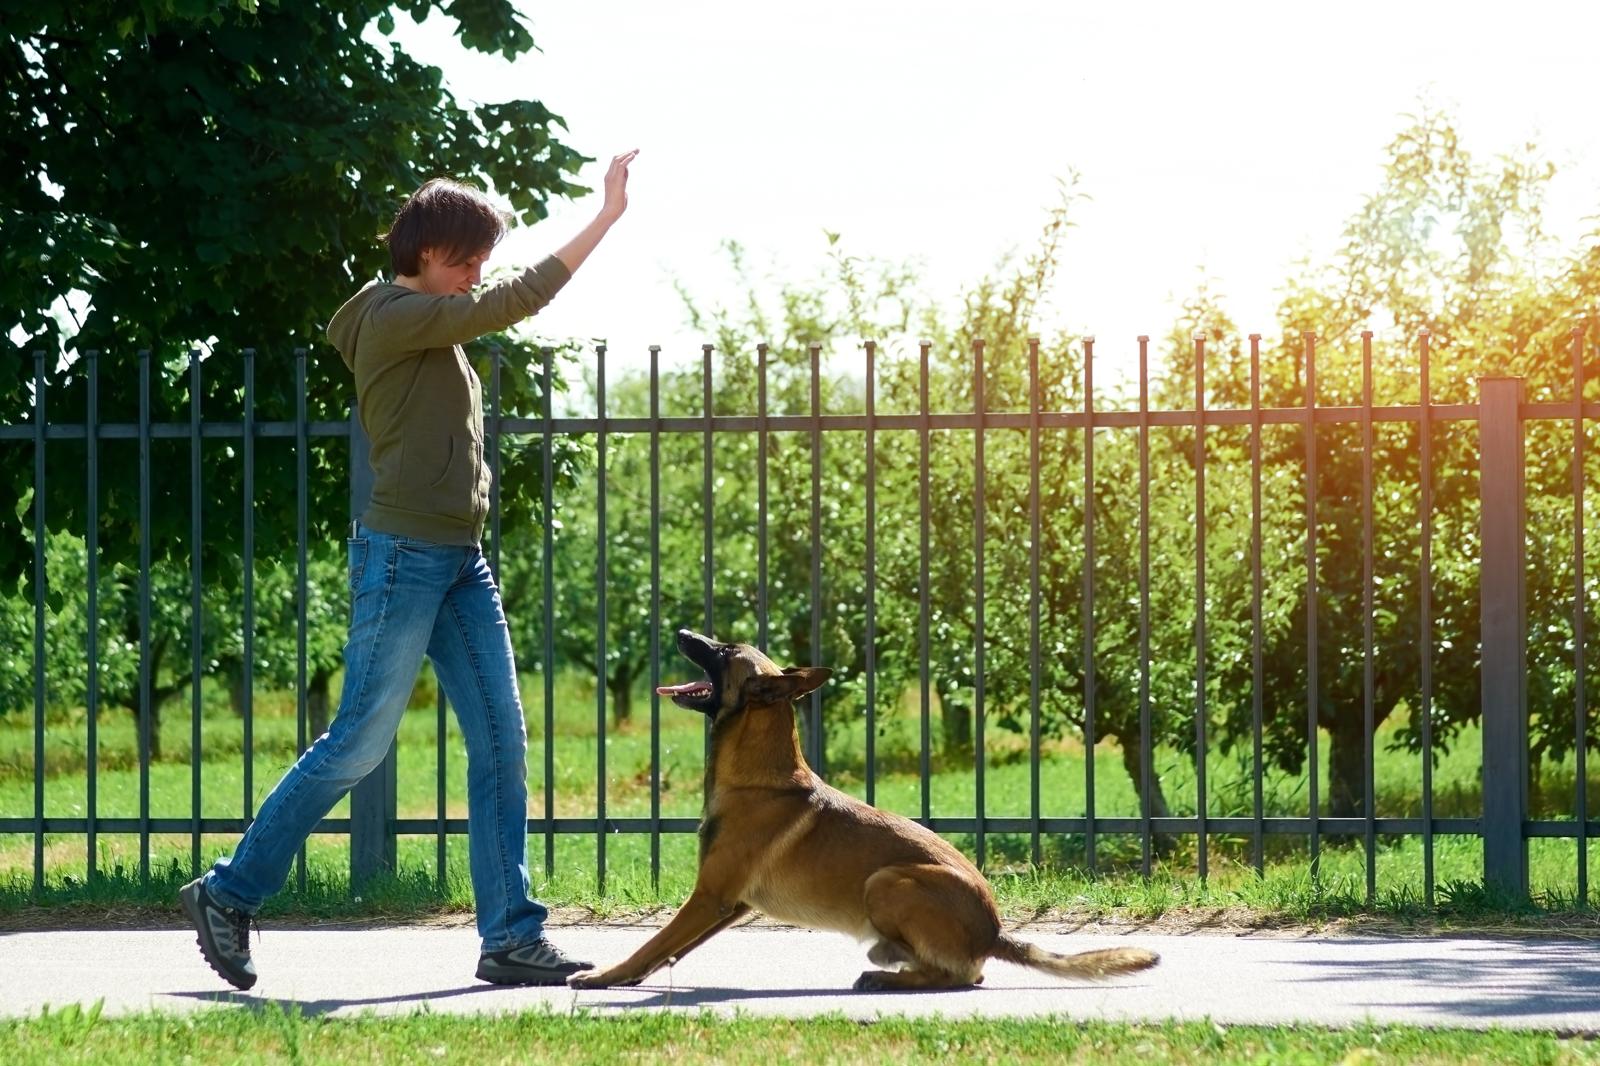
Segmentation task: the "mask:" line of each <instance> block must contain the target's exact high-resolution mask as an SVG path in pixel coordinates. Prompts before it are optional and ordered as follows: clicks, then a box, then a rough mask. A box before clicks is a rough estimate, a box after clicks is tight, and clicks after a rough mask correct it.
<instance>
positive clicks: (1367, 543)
mask: <svg viewBox="0 0 1600 1066" xmlns="http://www.w3.org/2000/svg"><path fill="white" fill-rule="evenodd" d="M1361 661H1362V672H1361V709H1362V719H1361V721H1362V736H1363V738H1364V739H1363V745H1362V746H1363V751H1362V773H1363V776H1364V778H1365V780H1366V791H1365V792H1364V794H1363V795H1362V798H1361V802H1362V807H1363V809H1364V810H1365V811H1366V815H1367V825H1366V851H1367V905H1368V906H1371V905H1372V903H1373V901H1374V900H1376V899H1377V898H1378V833H1377V820H1376V819H1377V811H1376V809H1375V808H1376V805H1377V782H1376V781H1375V780H1374V778H1376V776H1377V768H1376V766H1375V765H1374V764H1373V759H1372V745H1373V739H1374V731H1375V730H1376V728H1377V723H1376V721H1375V715H1376V710H1375V708H1374V703H1375V702H1376V699H1375V693H1374V685H1375V679H1374V676H1373V663H1372V331H1371V330H1370V329H1368V330H1362V331H1361Z"/></svg>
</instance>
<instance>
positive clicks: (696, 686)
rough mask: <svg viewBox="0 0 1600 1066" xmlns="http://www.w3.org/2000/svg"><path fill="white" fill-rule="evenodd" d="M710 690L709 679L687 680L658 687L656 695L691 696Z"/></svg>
mask: <svg viewBox="0 0 1600 1066" xmlns="http://www.w3.org/2000/svg"><path fill="white" fill-rule="evenodd" d="M710 691H711V683H710V682H709V681H685V682H684V683H683V684H681V685H662V686H661V687H660V688H658V689H656V695H657V696H689V695H698V694H699V693H702V692H710Z"/></svg>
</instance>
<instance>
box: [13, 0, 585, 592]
mask: <svg viewBox="0 0 1600 1066" xmlns="http://www.w3.org/2000/svg"><path fill="white" fill-rule="evenodd" d="M397 7H398V9H399V10H401V11H403V12H405V13H406V14H408V15H410V16H412V17H414V18H421V17H423V16H425V15H427V14H428V13H429V12H430V11H433V10H435V9H439V10H442V11H443V13H444V14H446V15H447V16H449V17H450V18H452V19H454V20H455V24H456V35H457V36H458V37H459V38H460V40H461V42H462V44H463V45H464V46H465V47H467V48H469V49H474V50H477V51H480V52H484V53H488V54H498V55H503V56H506V57H508V58H509V57H515V56H517V55H519V54H522V53H523V52H526V51H527V50H528V49H530V48H531V47H532V46H533V40H532V38H531V36H530V35H529V34H528V32H527V29H526V28H525V27H524V26H523V24H522V22H521V20H520V18H519V16H518V15H517V14H516V12H515V10H514V8H513V7H512V5H511V4H510V3H509V2H507V0H481V2H474V3H462V2H452V3H448V4H440V3H437V2H433V0H402V2H401V3H399V4H398V5H397ZM3 26H4V33H5V37H4V40H3V43H0V85H3V88H4V94H5V104H6V112H5V115H6V120H5V123H4V126H3V129H0V151H3V154H4V157H5V159H6V161H7V166H6V168H5V173H4V174H3V175H0V204H3V205H4V207H3V208H0V226H3V232H0V308H3V309H4V316H3V324H4V326H5V327H6V331H7V332H8V333H9V334H12V337H11V338H10V339H9V340H8V341H7V342H6V343H7V344H8V345H10V346H11V349H12V358H11V359H10V360H9V361H8V362H7V364H6V369H5V370H4V371H0V417H3V418H4V419H5V420H6V421H8V422H26V421H27V420H29V419H30V418H31V416H32V408H33V395H32V385H33V382H32V378H33V365H32V361H31V360H28V359H25V358H21V357H19V353H27V352H30V351H33V350H44V351H46V352H48V353H49V360H48V370H49V373H48V378H49V384H48V393H47V395H48V402H49V407H48V412H49V414H50V416H51V417H52V418H53V419H56V420H62V419H63V418H64V416H63V415H62V412H64V411H66V412H72V413H73V414H72V415H70V416H65V417H75V416H77V413H78V412H82V411H83V410H84V404H85V398H86V387H87V386H86V377H87V374H86V366H87V361H86V360H84V359H82V358H81V356H82V354H83V353H85V352H87V351H90V350H98V351H100V352H102V353H104V354H103V356H102V359H101V367H102V374H101V377H100V381H99V387H100V414H101V418H102V420H104V421H125V422H126V421H134V420H135V419H136V418H137V412H138V404H139V399H138V387H139V375H138V373H137V369H136V360H135V352H136V351H137V350H139V349H149V350H150V351H151V352H152V353H153V354H152V357H151V377H152V386H151V417H152V419H153V420H155V421H158V422H159V421H182V420H185V419H187V417H188V404H189V401H190V399H191V397H190V395H189V381H190V379H189V376H188V373H189V367H188V361H187V358H186V356H187V353H188V351H189V350H190V349H191V348H195V349H200V350H202V351H203V352H204V353H205V355H204V358H203V362H202V370H203V374H202V385H201V388H202V393H201V402H202V405H203V409H204V414H205V417H206V419H208V420H230V419H233V420H237V419H239V418H241V417H242V410H241V399H242V391H243V386H242V373H241V369H240V353H241V351H242V350H243V349H244V348H246V347H251V346H254V347H257V348H259V349H260V352H261V355H260V358H259V360H258V366H257V374H256V382H255V384H256V393H255V400H256V409H255V412H254V413H255V417H256V418H257V419H258V420H268V419H289V418H292V417H293V416H294V411H295V403H296V387H297V385H296V375H295V370H294V361H293V356H292V350H293V349H294V348H295V347H297V346H299V347H306V348H309V349H310V351H311V355H310V358H309V360H308V365H307V380H306V390H305V400H306V408H307V412H308V417H309V418H310V419H311V420H313V421H317V420H333V421H337V420H342V419H343V418H345V417H346V414H347V411H348V405H349V402H350V399H351V392H352V390H351V387H350V380H349V375H348V372H347V371H346V370H345V368H344V366H343V365H342V363H341V361H340V360H339V358H338V357H337V355H336V354H335V353H333V352H332V351H330V350H329V349H328V348H326V347H325V346H324V345H323V332H322V325H323V323H325V322H326V321H327V319H328V317H329V316H330V315H331V314H332V312H333V311H334V309H335V308H336V307H337V305H338V303H339V302H340V301H341V300H342V299H344V298H345V297H346V296H348V295H349V294H350V293H352V292H353V291H355V289H356V288H358V287H359V286H360V284H361V283H362V282H364V281H366V280H369V279H371V278H373V277H375V276H377V275H378V274H379V272H380V270H381V269H383V268H384V267H385V265H386V256H385V254H384V251H383V249H382V248H381V246H380V245H379V243H378V242H377V240H376V239H375V235H376V234H379V233H381V232H382V231H383V230H384V229H386V228H387V224H388V222H389V219H390V217H391V216H392V212H393V210H394V209H395V207H396V206H397V205H398V203H399V201H400V199H401V197H402V196H403V195H405V194H406V193H408V192H410V191H411V190H412V189H413V188H415V187H416V186H417V185H418V184H420V182H421V181H422V180H423V179H424V178H426V177H429V176H432V175H435V174H449V175H453V176H456V177H461V178H467V179H475V180H477V181H478V182H480V183H483V184H485V185H486V186H488V187H489V188H491V189H493V190H495V191H496V192H497V193H498V194H499V195H501V196H503V197H505V198H506V199H507V200H508V201H509V202H510V204H511V206H512V208H513V211H514V213H515V215H516V217H517V218H518V219H519V220H521V221H524V222H529V221H533V220H537V219H540V218H543V217H544V216H545V213H546V205H547V203H548V201H549V199H550V198H551V197H556V196H576V195H581V194H583V193H584V192H586V191H587V190H585V189H583V188H582V187H580V186H578V185H576V184H574V183H573V182H572V180H571V178H572V176H573V175H574V174H575V173H576V171H577V169H578V168H579V166H580V165H581V164H582V163H584V162H585V161H586V157H584V156H582V155H580V154H579V153H578V152H576V151H574V150H573V149H572V148H570V147H568V146H567V145H566V144H564V143H563V142H562V141H561V139H560V136H561V133H562V130H563V129H564V126H563V123H562V121H561V119H560V117H559V116H557V115H555V114H554V113H552V112H551V111H550V110H548V109H547V108H546V107H545V106H544V105H543V104H541V103H539V102H537V101H533V100H516V101H510V102H507V103H502V104H492V105H484V106H479V107H476V108H469V107H465V106H462V105H461V104H459V103H458V102H457V101H456V100H455V99H454V97H453V96H452V95H451V94H450V93H449V92H448V91H447V90H446V89H444V88H443V86H442V83H441V75H440V72H439V71H438V70H437V69H435V68H433V67H430V66H426V65H424V64H420V63H418V62H416V61H414V60H413V59H411V58H410V57H409V56H408V55H406V54H405V53H404V52H403V51H402V50H400V49H399V47H398V46H396V45H394V44H393V41H392V38H390V36H389V35H390V34H391V33H392V31H393V26H394V23H393V13H392V10H391V8H390V7H389V6H387V5H380V4H370V3H366V2H364V0H328V2H321V3H293V4H287V3H278V2H276V0H269V2H268V3H266V4H258V3H257V2H256V0H233V2H227V3H224V2H216V3H197V2H194V0H148V2H146V3H143V4H140V5H137V7H133V8H130V7H129V6H128V5H117V4H111V3H106V2H104V0H93V2H90V3H70V4H69V3H62V2H53V3H51V2H47V3H20V2H12V0H8V2H7V3H6V4H5V7H4V16H3ZM374 39H376V40H378V41H379V42H385V41H387V44H385V43H374ZM18 336H20V337H21V340H20V341H19V340H18V339H17V337H18ZM472 354H473V356H474V359H475V361H476V363H477V365H478V368H479V370H480V373H482V372H486V370H487V368H488V358H489V350H488V348H487V347H486V346H482V345H480V346H477V347H475V348H474V349H473V352H472ZM528 356H529V352H528V351H527V350H526V349H524V350H522V351H521V352H520V358H513V359H508V361H507V363H506V366H507V369H508V374H507V381H508V396H507V405H506V410H507V411H508V412H509V411H512V410H514V409H515V408H516V407H517V406H518V404H519V403H520V402H521V401H523V400H526V399H527V398H528V397H530V396H533V395H535V394H536V393H537V392H538V391H539V390H542V389H543V388H545V387H546V383H544V382H542V381H539V380H536V379H537V378H538V377H539V375H540V371H539V369H538V367H539V364H538V363H537V362H534V361H533V360H532V359H531V358H529V357H528ZM519 390H520V391H519ZM525 406H531V402H530V403H528V404H526V405H525ZM164 443H165V442H158V449H159V448H160V447H161V446H162V445H163V444H164ZM204 448H205V453H206V457H207V461H206V471H207V473H206V477H205V480H204V497H205V498H204V500H203V501H202V503H201V507H202V510H203V515H204V523H205V525H204V532H205V537H204V548H203V552H202V564H203V571H204V573H205V575H206V580H207V581H208V582H215V583H217V584H220V585H221V586H222V587H225V588H230V589H237V588H238V586H239V583H240V581H241V579H242V575H241V572H240V569H239V565H238V557H239V552H240V544H241V538H242V522H243V510H244V509H243V506H242V503H243V486H242V477H243V470H242V465H241V464H240V463H239V462H238V460H237V444H236V442H231V441H222V442H217V441H208V442H207V443H206V444H205V446H204ZM13 449H14V452H15V446H13ZM260 450H261V453H262V456H263V461H262V462H261V463H260V464H259V466H258V468H257V470H256V484H255V505H256V506H255V512H254V513H255V523H256V546H257V556H258V559H259V560H260V562H261V563H262V564H263V565H270V564H273V563H277V564H280V565H282V564H285V563H290V562H292V560H293V558H294V553H295V550H296V541H297V535H296V529H295V523H296V515H297V507H296V491H297V489H296V475H295V464H294V462H293V461H292V456H289V455H288V454H287V453H284V452H282V450H281V449H280V450H278V451H277V452H276V453H274V454H273V455H271V456H270V457H269V452H270V451H271V449H269V448H268V445H267V442H263V443H262V445H261V449H260ZM14 452H13V453H14ZM47 454H48V457H49V467H48V470H49V476H48V481H47V483H48V485H49V492H48V499H47V501H46V505H47V506H46V516H47V518H48V521H49V524H50V528H51V529H52V530H70V531H77V532H78V533H79V534H80V535H81V534H82V533H83V532H84V526H85V522H86V514H85V500H84V493H83V491H82V484H83V482H82V469H83V466H82V463H83V456H82V452H81V449H74V448H69V447H62V446H52V447H50V448H49V449H48V450H47ZM162 459H163V457H162V456H158V459H157V461H158V462H161V461H162ZM101 461H102V466H101V485H102V494H101V499H100V501H99V544H100V549H101V562H102V566H103V567H104V568H105V570H106V572H111V571H113V570H115V569H116V568H118V567H122V568H127V567H136V566H137V553H138V545H139V541H140V531H139V525H138V518H137V516H138V505H139V501H138V495H137V493H136V492H133V491H130V487H131V486H134V485H137V483H138V481H137V478H138V470H137V465H136V464H137V454H136V450H135V449H132V448H112V447H106V448H103V449H102V456H101ZM6 467H7V469H6V473H5V475H4V476H3V477H0V495H4V498H5V503H4V506H5V512H6V513H17V512H19V511H21V510H22V509H23V507H25V506H26V504H27V501H28V500H29V499H30V496H31V493H32V491H33V484H32V470H31V464H27V463H23V462H11V463H8V464H6ZM502 476H503V479H504V480H505V482H507V483H514V484H518V485H524V484H526V483H527V481H528V480H529V479H537V478H539V477H541V476H542V456H540V455H539V454H538V451H537V449H515V448H514V449H510V450H509V452H508V455H507V465H506V466H505V467H504V468H503V469H502ZM309 478H310V482H309V494H310V508H309V514H310V522H311V526H312V529H311V531H310V532H311V536H312V537H313V538H314V539H316V540H320V541H328V540H336V539H337V537H338V530H339V529H341V528H342V526H343V524H344V522H345V521H346V520H347V517H348V506H347V503H346V494H347V488H346V486H347V463H346V459H345V449H344V447H343V443H342V442H337V443H336V444H335V445H334V446H330V447H313V448H312V451H311V455H310V456H309ZM534 498H537V496H535V497H534ZM190 514H191V506H190V502H189V500H188V486H187V485H186V484H185V479H179V478H173V479H166V478H159V477H158V478H156V479H155V481H154V484H153V498H152V501H151V515H152V527H151V530H150V534H149V541H150V546H151V549H152V552H153V558H154V561H155V562H156V564H157V565H165V566H169V567H172V568H174V569H178V568H184V567H186V566H187V563H188V557H187V553H188V548H187V543H188V526H189V519H190ZM27 528H31V518H30V516H28V515H26V514H23V516H22V520H21V521H18V522H7V523H4V524H3V525H0V583H4V584H8V585H9V584H12V583H14V582H15V580H16V578H17V577H18V576H19V575H20V574H21V573H22V572H23V571H24V570H26V568H27V567H28V565H29V561H30V559H31V546H30V543H29V540H28V536H27V535H26V534H25V532H24V531H25V529H27ZM335 598H337V597H335ZM108 606H111V605H109V604H108ZM108 621H109V619H108Z"/></svg>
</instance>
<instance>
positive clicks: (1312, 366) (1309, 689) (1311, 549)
mask: <svg viewBox="0 0 1600 1066" xmlns="http://www.w3.org/2000/svg"><path fill="white" fill-rule="evenodd" d="M1300 337H1301V342H1302V343H1303V345H1304V346H1305V360H1306V438H1305V447H1306V750H1307V754H1308V758H1307V761H1306V768H1307V771H1308V777H1307V781H1308V784H1309V792H1308V799H1309V802H1308V805H1307V806H1308V808H1309V810H1310V814H1311V880H1312V883H1313V884H1316V883H1317V879H1318V877H1319V876H1320V875H1321V869H1322V834H1321V830H1322V826H1321V822H1320V818H1321V815H1322V810H1321V806H1320V805H1319V804H1318V802H1317V335H1316V334H1315V333H1313V332H1311V331H1310V330H1306V331H1305V332H1303V333H1301V335H1300Z"/></svg>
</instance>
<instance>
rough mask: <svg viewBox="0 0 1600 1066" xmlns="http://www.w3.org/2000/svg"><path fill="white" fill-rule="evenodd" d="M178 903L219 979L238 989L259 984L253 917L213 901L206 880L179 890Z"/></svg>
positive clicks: (200, 879) (189, 884) (202, 951)
mask: <svg viewBox="0 0 1600 1066" xmlns="http://www.w3.org/2000/svg"><path fill="white" fill-rule="evenodd" d="M178 899H179V901H181V902H182V903H183V912H184V913H185V914H187V915H188V916H189V921H191V922H193V923H194V931H195V940H196V941H198V942H199V944H200V954H202V955H204V956H205V957H206V962H208V963H210V964H211V968H212V969H213V970H215V971H217V975H218V976H219V977H221V978H222V979H223V980H224V981H226V982H228V983H229V984H230V985H232V986H233V987H235V988H241V989H242V988H249V987H250V986H251V985H253V984H255V983H256V968H255V964H254V963H252V962H251V961H250V915H248V914H246V913H245V912H244V911H241V910H235V909H234V908H232V907H224V906H223V905H222V904H220V903H218V902H217V901H216V900H214V899H212V898H211V893H209V892H207V891H206V886H205V878H204V877H197V878H195V879H194V880H193V881H190V882H189V883H188V884H186V885H184V886H183V887H182V888H180V889H178Z"/></svg>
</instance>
